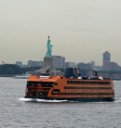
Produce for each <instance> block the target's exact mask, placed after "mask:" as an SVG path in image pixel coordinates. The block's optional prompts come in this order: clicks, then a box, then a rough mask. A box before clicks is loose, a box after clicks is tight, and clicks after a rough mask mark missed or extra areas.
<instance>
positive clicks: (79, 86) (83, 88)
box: [25, 75, 114, 102]
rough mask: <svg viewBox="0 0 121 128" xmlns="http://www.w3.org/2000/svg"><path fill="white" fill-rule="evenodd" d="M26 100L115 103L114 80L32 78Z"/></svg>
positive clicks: (94, 78) (29, 80)
mask: <svg viewBox="0 0 121 128" xmlns="http://www.w3.org/2000/svg"><path fill="white" fill-rule="evenodd" d="M25 98H40V99H50V100H54V99H56V100H72V101H73V100H74V101H83V102H90V101H113V100H114V84H113V81H112V79H109V78H102V77H99V76H97V75H96V76H93V77H90V78H89V77H79V76H78V77H67V76H66V77H65V76H49V77H46V78H44V77H41V76H30V77H29V78H28V80H27V85H26V92H25Z"/></svg>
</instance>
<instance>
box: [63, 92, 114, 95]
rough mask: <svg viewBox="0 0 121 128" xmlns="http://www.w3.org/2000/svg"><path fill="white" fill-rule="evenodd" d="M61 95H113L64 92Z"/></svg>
mask: <svg viewBox="0 0 121 128" xmlns="http://www.w3.org/2000/svg"><path fill="white" fill-rule="evenodd" d="M61 95H113V93H66V92H62V93H61Z"/></svg>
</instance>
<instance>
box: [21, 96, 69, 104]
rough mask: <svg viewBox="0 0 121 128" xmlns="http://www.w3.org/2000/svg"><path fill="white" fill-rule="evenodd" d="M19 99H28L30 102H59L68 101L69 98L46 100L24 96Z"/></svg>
mask: <svg viewBox="0 0 121 128" xmlns="http://www.w3.org/2000/svg"><path fill="white" fill-rule="evenodd" d="M19 100H21V101H28V102H45V103H49V102H51V103H58V102H68V100H45V99H38V98H24V97H21V98H20V99H19Z"/></svg>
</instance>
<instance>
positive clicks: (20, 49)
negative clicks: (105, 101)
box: [0, 0, 121, 65]
mask: <svg viewBox="0 0 121 128" xmlns="http://www.w3.org/2000/svg"><path fill="white" fill-rule="evenodd" d="M48 35H49V36H50V39H51V40H52V45H53V52H52V55H61V56H64V57H65V58H66V61H74V62H76V63H78V62H90V61H91V60H93V61H95V62H96V65H102V54H103V52H105V51H109V52H110V53H111V61H115V62H117V63H118V64H119V65H121V57H120V54H121V52H120V51H121V50H120V49H121V48H120V47H121V1H120V0H101V1H100V0H76V1H75V0H0V60H1V62H2V61H4V62H5V63H15V62H16V61H17V60H20V61H22V62H23V63H27V61H28V60H43V57H44V56H45V53H46V43H47V38H48ZM1 62H0V63H1Z"/></svg>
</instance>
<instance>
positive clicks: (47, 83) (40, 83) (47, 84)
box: [27, 82, 53, 87]
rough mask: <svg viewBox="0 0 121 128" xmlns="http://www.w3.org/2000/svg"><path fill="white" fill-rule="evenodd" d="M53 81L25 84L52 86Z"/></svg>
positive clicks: (28, 84)
mask: <svg viewBox="0 0 121 128" xmlns="http://www.w3.org/2000/svg"><path fill="white" fill-rule="evenodd" d="M52 85H53V83H51V82H28V83H27V86H44V87H52Z"/></svg>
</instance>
